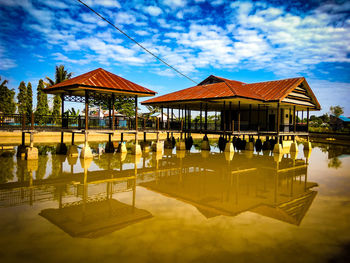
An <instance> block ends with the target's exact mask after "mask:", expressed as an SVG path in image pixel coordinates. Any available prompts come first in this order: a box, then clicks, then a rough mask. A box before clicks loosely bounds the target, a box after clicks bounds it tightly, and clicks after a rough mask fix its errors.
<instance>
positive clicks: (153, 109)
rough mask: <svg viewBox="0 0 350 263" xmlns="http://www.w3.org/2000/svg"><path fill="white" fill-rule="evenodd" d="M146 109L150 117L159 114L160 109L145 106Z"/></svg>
mask: <svg viewBox="0 0 350 263" xmlns="http://www.w3.org/2000/svg"><path fill="white" fill-rule="evenodd" d="M146 108H147V110H148V111H149V115H150V116H151V115H153V114H154V113H158V112H160V108H159V107H158V106H152V105H146Z"/></svg>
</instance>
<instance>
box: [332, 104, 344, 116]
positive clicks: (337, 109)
mask: <svg viewBox="0 0 350 263" xmlns="http://www.w3.org/2000/svg"><path fill="white" fill-rule="evenodd" d="M329 110H330V112H331V114H332V115H333V116H335V117H339V116H340V115H342V114H344V108H343V107H340V106H339V105H337V106H331V107H330V109H329Z"/></svg>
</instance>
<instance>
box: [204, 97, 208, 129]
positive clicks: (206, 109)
mask: <svg viewBox="0 0 350 263" xmlns="http://www.w3.org/2000/svg"><path fill="white" fill-rule="evenodd" d="M204 114H205V115H204V117H205V120H204V121H205V123H204V130H205V132H206V133H207V131H208V103H206V104H205V113H204Z"/></svg>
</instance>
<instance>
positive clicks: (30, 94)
mask: <svg viewBox="0 0 350 263" xmlns="http://www.w3.org/2000/svg"><path fill="white" fill-rule="evenodd" d="M26 105H27V115H28V116H31V114H32V112H33V89H32V84H31V83H30V82H28V85H27V101H26Z"/></svg>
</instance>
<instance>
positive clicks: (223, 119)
mask: <svg viewBox="0 0 350 263" xmlns="http://www.w3.org/2000/svg"><path fill="white" fill-rule="evenodd" d="M222 112H223V113H224V116H221V117H223V118H221V119H222V121H223V123H224V132H225V131H226V102H225V101H224V110H223V111H222Z"/></svg>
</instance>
